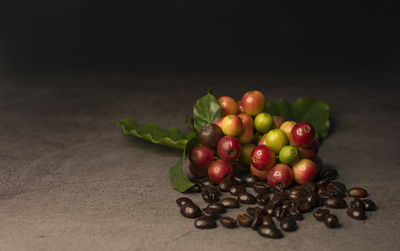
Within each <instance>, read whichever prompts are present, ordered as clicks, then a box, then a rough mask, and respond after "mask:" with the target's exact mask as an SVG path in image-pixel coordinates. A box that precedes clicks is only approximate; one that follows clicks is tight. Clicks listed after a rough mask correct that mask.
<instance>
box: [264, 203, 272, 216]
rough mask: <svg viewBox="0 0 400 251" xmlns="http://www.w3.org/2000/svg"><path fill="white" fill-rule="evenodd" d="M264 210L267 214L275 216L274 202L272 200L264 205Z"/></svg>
mask: <svg viewBox="0 0 400 251" xmlns="http://www.w3.org/2000/svg"><path fill="white" fill-rule="evenodd" d="M263 212H264V214H265V215H269V216H274V212H275V206H274V204H273V203H272V202H271V201H270V202H268V203H267V205H265V206H264V207H263Z"/></svg>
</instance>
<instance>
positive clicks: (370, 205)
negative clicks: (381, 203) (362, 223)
mask: <svg viewBox="0 0 400 251" xmlns="http://www.w3.org/2000/svg"><path fill="white" fill-rule="evenodd" d="M362 202H363V204H364V210H365V211H374V210H376V209H377V207H376V205H375V202H373V201H372V200H370V199H365V200H363V201H362Z"/></svg>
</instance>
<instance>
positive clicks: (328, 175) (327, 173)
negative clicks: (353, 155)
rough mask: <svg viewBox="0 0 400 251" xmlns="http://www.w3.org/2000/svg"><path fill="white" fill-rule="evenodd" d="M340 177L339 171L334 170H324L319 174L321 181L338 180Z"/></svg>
mask: <svg viewBox="0 0 400 251" xmlns="http://www.w3.org/2000/svg"><path fill="white" fill-rule="evenodd" d="M337 175H338V173H337V171H336V170H335V169H333V168H329V167H327V168H324V169H322V171H321V172H320V174H319V177H321V179H325V178H332V179H334V178H336V177H337Z"/></svg>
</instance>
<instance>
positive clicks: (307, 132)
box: [290, 122, 315, 147]
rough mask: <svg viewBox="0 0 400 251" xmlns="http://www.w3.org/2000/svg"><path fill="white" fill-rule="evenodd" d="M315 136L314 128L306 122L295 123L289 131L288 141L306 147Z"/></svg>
mask: <svg viewBox="0 0 400 251" xmlns="http://www.w3.org/2000/svg"><path fill="white" fill-rule="evenodd" d="M314 138H315V129H314V127H313V126H312V125H311V124H310V123H308V122H299V123H297V124H296V125H295V126H294V127H293V129H292V131H291V133H290V143H291V144H292V145H294V146H297V147H308V146H310V145H311V144H312V142H313V141H314Z"/></svg>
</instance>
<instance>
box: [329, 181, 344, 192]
mask: <svg viewBox="0 0 400 251" xmlns="http://www.w3.org/2000/svg"><path fill="white" fill-rule="evenodd" d="M329 185H331V186H333V187H334V188H335V189H336V190H338V191H339V192H340V193H343V194H345V193H346V191H347V189H346V185H345V184H343V183H342V182H339V181H332V182H331V183H330V184H329Z"/></svg>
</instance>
